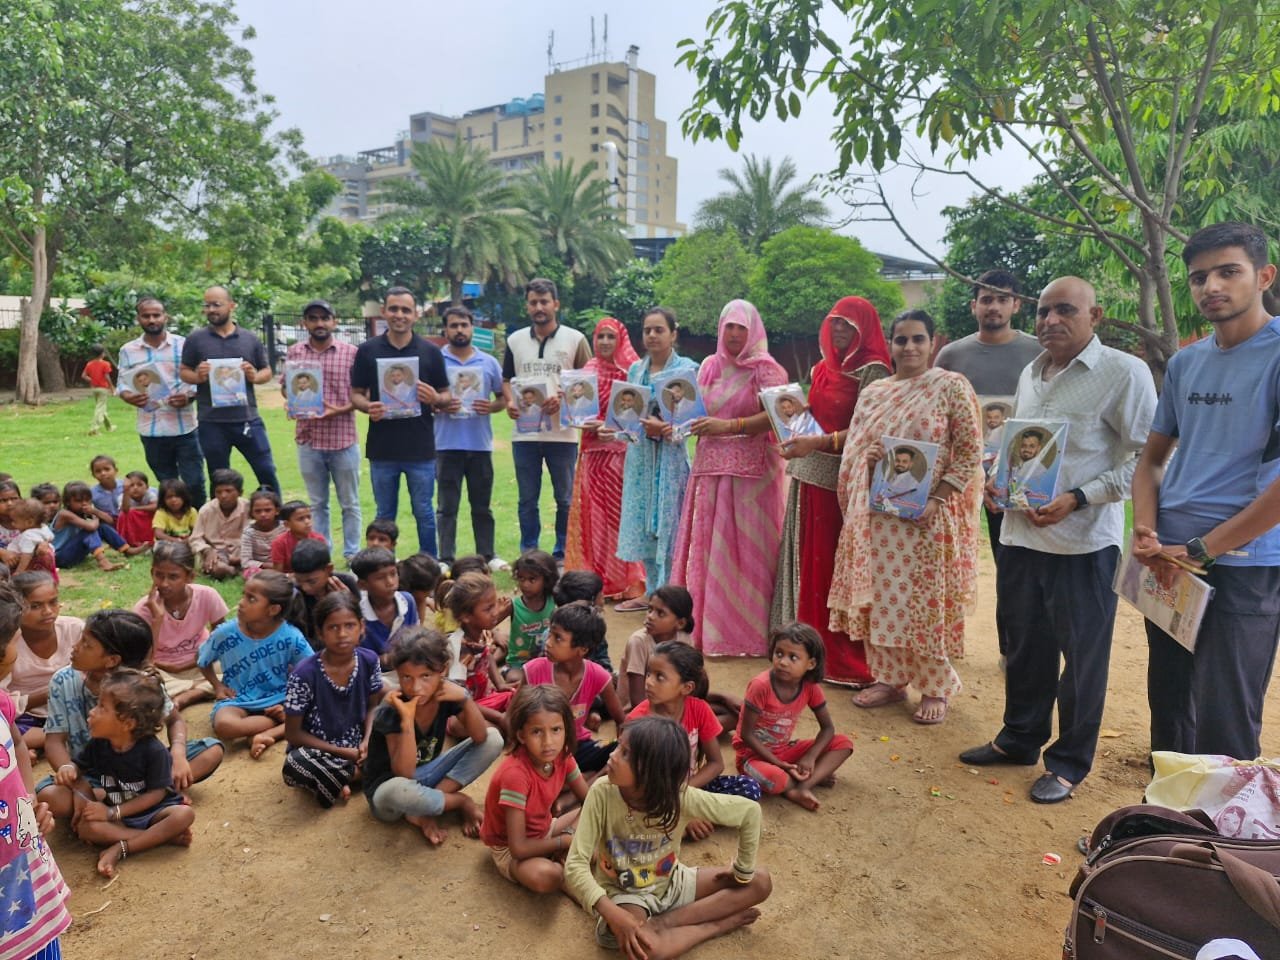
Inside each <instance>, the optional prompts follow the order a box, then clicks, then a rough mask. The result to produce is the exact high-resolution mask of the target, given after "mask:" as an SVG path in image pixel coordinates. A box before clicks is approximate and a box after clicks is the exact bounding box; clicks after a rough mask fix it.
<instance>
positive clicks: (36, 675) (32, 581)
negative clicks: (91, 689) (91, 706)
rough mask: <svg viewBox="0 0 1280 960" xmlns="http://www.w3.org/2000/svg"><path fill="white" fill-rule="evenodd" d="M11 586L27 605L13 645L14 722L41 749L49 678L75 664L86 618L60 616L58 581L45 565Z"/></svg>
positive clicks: (17, 578) (31, 745) (32, 746)
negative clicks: (74, 650)
mask: <svg viewBox="0 0 1280 960" xmlns="http://www.w3.org/2000/svg"><path fill="white" fill-rule="evenodd" d="M13 585H14V587H16V588H17V590H18V592H19V593H20V594H21V595H22V598H23V600H24V602H25V604H26V609H25V610H24V611H23V613H22V623H21V629H20V630H19V632H18V634H17V636H15V637H14V639H13V643H12V644H10V646H9V649H10V651H11V653H12V655H13V658H14V660H13V663H12V664H11V666H10V672H9V679H8V682H7V687H8V692H9V696H10V697H11V698H12V699H13V701H14V705H15V706H16V707H17V710H18V715H17V718H16V722H17V725H18V731H19V733H20V734H21V735H22V739H23V742H24V743H26V745H27V746H28V748H30V749H31V750H41V749H43V748H44V727H45V723H46V722H47V721H48V719H49V681H50V680H52V679H53V675H54V674H55V673H57V672H58V671H59V670H61V669H62V668H63V667H65V666H67V665H68V664H70V663H71V651H72V650H73V649H74V648H75V645H76V641H77V640H79V639H80V632H81V631H82V630H83V629H84V621H83V620H81V619H80V618H79V617H64V616H62V615H61V608H62V604H61V601H60V600H59V599H58V585H57V584H56V583H54V582H53V577H51V576H49V574H47V573H45V572H44V571H43V570H35V571H31V570H28V571H27V572H26V573H20V574H18V575H17V576H15V577H14V578H13Z"/></svg>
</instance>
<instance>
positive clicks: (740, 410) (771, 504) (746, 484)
mask: <svg viewBox="0 0 1280 960" xmlns="http://www.w3.org/2000/svg"><path fill="white" fill-rule="evenodd" d="M786 382H787V374H786V371H784V370H783V369H782V367H781V366H780V365H779V364H778V362H777V361H776V360H774V359H773V357H771V356H770V355H769V346H768V338H767V337H766V335H765V330H764V323H763V322H762V321H761V319H760V314H759V312H758V311H757V310H756V308H755V307H753V306H752V305H751V304H749V303H747V302H746V301H745V300H733V301H730V302H729V303H728V304H727V305H726V306H725V308H724V310H722V311H721V312H720V328H719V337H718V340H717V343H716V352H715V353H714V354H713V355H711V356H710V357H707V359H706V360H704V361H703V362H702V366H701V368H700V369H699V371H698V389H699V390H700V391H701V393H702V398H703V402H704V403H705V404H706V407H707V416H706V417H702V418H699V419H698V420H695V421H694V422H693V426H692V430H693V433H694V434H695V435H696V436H697V437H698V450H697V453H696V454H695V455H694V459H693V470H692V476H691V478H690V483H689V491H688V493H687V494H686V496H685V501H684V511H683V513H682V514H681V517H680V532H679V534H678V535H677V537H676V547H675V554H674V557H673V559H672V573H671V582H672V583H676V584H680V585H682V586H684V587H687V588H688V590H689V592H690V593H691V594H693V615H694V620H695V621H696V623H697V627H696V629H695V630H694V633H693V637H694V643H695V644H696V645H697V646H698V648H699V649H701V650H702V652H703V653H705V654H708V655H710V656H724V655H731V656H751V657H762V656H764V655H765V653H766V651H767V649H768V632H769V605H770V602H771V600H772V598H773V583H774V575H775V573H776V569H777V563H778V550H779V546H780V543H781V540H782V513H783V506H784V482H785V480H784V476H783V472H782V458H781V457H779V456H778V452H777V448H776V447H775V446H774V444H773V434H772V432H771V428H770V426H769V415H768V414H767V413H765V412H764V409H763V407H762V406H761V405H760V397H759V393H760V391H761V390H763V389H764V388H765V387H775V386H780V385H782V384H784V383H786Z"/></svg>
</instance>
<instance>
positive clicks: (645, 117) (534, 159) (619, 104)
mask: <svg viewBox="0 0 1280 960" xmlns="http://www.w3.org/2000/svg"><path fill="white" fill-rule="evenodd" d="M639 52H640V51H639V49H638V48H637V47H634V46H633V47H631V48H630V49H629V50H628V51H627V57H626V60H625V62H608V61H607V59H606V58H604V57H600V58H599V59H596V58H594V57H593V58H588V62H587V63H586V64H585V65H582V66H574V67H572V68H571V69H563V68H554V69H552V71H551V72H550V73H548V74H547V75H546V77H545V78H544V79H543V90H542V92H541V93H535V94H533V95H531V96H529V97H527V98H524V97H516V98H514V99H512V100H509V101H507V102H506V103H500V104H496V105H493V106H487V107H479V108H477V109H474V110H468V111H467V112H466V113H464V114H463V115H462V116H460V117H446V116H442V115H440V114H438V113H430V112H424V113H415V114H413V115H412V116H411V117H410V118H409V129H408V131H407V132H405V133H403V134H401V135H400V136H399V137H397V139H396V142H395V143H394V144H393V145H392V146H389V147H381V148H378V149H374V150H364V151H361V152H360V153H359V154H357V155H356V156H355V157H332V158H330V159H329V160H328V161H326V162H324V163H322V166H323V167H324V169H326V170H328V171H329V172H330V173H332V174H333V175H334V176H336V177H337V178H338V179H339V180H341V181H342V182H343V187H344V189H343V191H342V193H341V194H339V195H338V197H337V198H336V200H335V201H334V203H333V204H332V205H331V207H330V210H329V212H330V213H331V214H333V215H334V216H338V217H341V218H342V219H344V220H349V221H353V220H372V219H376V218H377V217H379V216H381V215H382V214H384V213H386V212H387V211H388V210H389V209H390V208H389V206H388V205H387V204H385V203H384V202H382V201H381V199H380V191H379V184H380V183H382V182H385V181H386V180H388V179H391V178H396V177H407V176H413V175H414V173H413V168H412V167H411V166H410V164H409V153H410V151H411V150H412V148H413V145H414V144H415V143H426V142H428V141H430V140H433V139H435V138H437V137H447V138H450V139H453V138H459V139H461V140H463V141H465V142H467V143H471V144H474V145H476V146H478V147H482V148H484V149H485V150H487V151H488V152H489V156H490V161H491V162H492V163H493V164H494V165H495V166H498V167H500V168H501V169H502V170H504V171H507V172H509V173H511V174H512V175H515V174H518V173H519V172H520V171H522V170H525V169H527V168H528V167H530V166H532V165H534V164H538V163H550V164H555V163H560V162H562V161H563V162H566V163H567V162H569V161H570V160H572V161H573V164H574V166H575V168H579V169H580V168H581V167H583V166H584V165H585V164H588V163H591V162H594V163H595V164H596V175H597V176H599V177H601V178H603V179H605V180H607V181H609V182H611V183H613V184H614V188H615V193H614V197H615V199H616V202H617V205H618V217H619V219H620V220H622V221H623V222H624V223H625V225H626V232H627V235H628V236H629V237H631V238H632V239H637V240H639V239H645V238H663V237H678V236H682V235H683V234H684V232H685V225H684V224H682V223H680V222H679V221H678V220H677V219H676V184H677V175H678V172H679V162H678V161H677V160H676V159H675V158H674V157H672V156H670V155H669V154H668V153H667V124H666V122H665V121H663V120H659V119H658V118H657V116H656V115H655V113H654V91H655V78H654V75H653V74H652V73H649V72H647V71H645V70H641V69H639V67H638V66H637V65H636V64H637V61H638V59H639Z"/></svg>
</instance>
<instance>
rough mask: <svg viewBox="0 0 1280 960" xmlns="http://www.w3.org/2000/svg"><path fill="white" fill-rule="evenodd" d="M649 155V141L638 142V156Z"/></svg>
mask: <svg viewBox="0 0 1280 960" xmlns="http://www.w3.org/2000/svg"><path fill="white" fill-rule="evenodd" d="M648 155H649V145H648V144H647V143H637V144H636V156H637V157H647V156H648Z"/></svg>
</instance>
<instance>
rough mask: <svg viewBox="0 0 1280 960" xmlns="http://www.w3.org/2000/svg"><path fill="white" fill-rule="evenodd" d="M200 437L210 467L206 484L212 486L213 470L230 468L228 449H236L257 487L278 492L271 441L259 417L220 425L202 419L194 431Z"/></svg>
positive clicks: (278, 484) (215, 421)
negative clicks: (246, 462)
mask: <svg viewBox="0 0 1280 960" xmlns="http://www.w3.org/2000/svg"><path fill="white" fill-rule="evenodd" d="M196 430H197V431H198V432H199V434H200V449H202V450H203V451H204V462H205V463H206V464H207V465H208V467H209V482H210V484H212V483H213V471H215V470H225V469H226V468H227V467H229V466H231V448H232V447H235V449H237V450H239V451H240V453H241V455H242V456H243V457H244V458H245V460H247V461H248V463H249V467H250V469H252V470H253V475H254V476H255V477H257V478H258V486H259V487H266V488H267V489H269V490H274V491H275V492H276V493H280V492H281V490H280V481H279V479H277V477H276V464H275V461H274V460H272V459H271V441H269V440H268V439H267V428H266V427H265V426H263V423H262V419H261V418H260V417H254V418H253V419H252V420H237V421H235V422H233V423H223V422H221V421H217V420H201V421H200V426H199V427H197V428H196Z"/></svg>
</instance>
